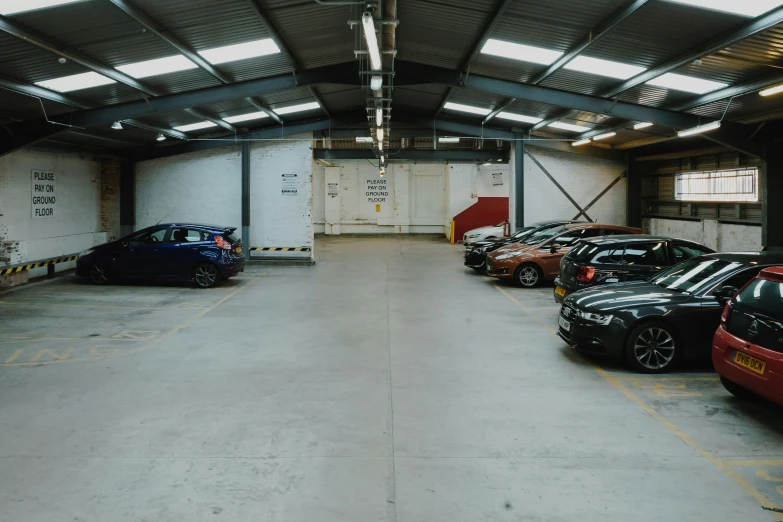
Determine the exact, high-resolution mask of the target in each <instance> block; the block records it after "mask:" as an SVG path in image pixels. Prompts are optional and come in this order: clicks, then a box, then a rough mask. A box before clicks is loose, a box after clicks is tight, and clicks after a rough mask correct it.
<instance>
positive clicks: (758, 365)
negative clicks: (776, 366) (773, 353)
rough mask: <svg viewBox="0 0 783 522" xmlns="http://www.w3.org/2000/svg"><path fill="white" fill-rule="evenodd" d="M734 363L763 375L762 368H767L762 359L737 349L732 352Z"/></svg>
mask: <svg viewBox="0 0 783 522" xmlns="http://www.w3.org/2000/svg"><path fill="white" fill-rule="evenodd" d="M734 363H735V364H738V365H740V366H742V367H743V368H747V369H748V370H750V371H752V372H756V373H758V374H759V375H764V370H766V368H767V363H765V362H764V361H761V360H759V359H756V358H755V357H751V356H750V355H747V354H744V353H742V352H739V351H738V352H734Z"/></svg>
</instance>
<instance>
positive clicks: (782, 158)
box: [759, 132, 783, 252]
mask: <svg viewBox="0 0 783 522" xmlns="http://www.w3.org/2000/svg"><path fill="white" fill-rule="evenodd" d="M777 134H778V132H769V137H768V138H767V142H766V157H767V161H766V162H765V163H763V164H762V166H761V168H760V169H759V177H760V180H759V182H760V183H759V185H760V186H759V197H760V199H761V244H762V246H763V248H764V249H765V250H773V251H777V252H781V251H783V205H781V203H780V201H781V197H783V150H781V147H782V146H783V138H781V137H778V136H776V135H777Z"/></svg>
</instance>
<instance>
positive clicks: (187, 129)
mask: <svg viewBox="0 0 783 522" xmlns="http://www.w3.org/2000/svg"><path fill="white" fill-rule="evenodd" d="M210 127H217V123H212V122H211V121H202V122H199V123H191V124H190V125H181V126H179V127H174V130H178V131H180V132H190V131H194V130H201V129H208V128H210Z"/></svg>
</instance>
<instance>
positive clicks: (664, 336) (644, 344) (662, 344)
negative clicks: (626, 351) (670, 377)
mask: <svg viewBox="0 0 783 522" xmlns="http://www.w3.org/2000/svg"><path fill="white" fill-rule="evenodd" d="M674 354H675V345H674V339H673V338H672V336H671V334H669V332H667V331H666V330H664V329H663V328H658V327H655V326H653V327H650V328H647V329H645V330H642V331H641V332H640V333H639V335H638V336H637V337H636V341H635V342H634V345H633V355H634V357H635V358H636V361H637V362H638V363H639V364H640V365H642V366H643V367H645V368H647V369H649V370H660V369H662V368H665V367H667V366H668V365H669V364H671V362H672V360H673V359H674Z"/></svg>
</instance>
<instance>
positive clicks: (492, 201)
mask: <svg viewBox="0 0 783 522" xmlns="http://www.w3.org/2000/svg"><path fill="white" fill-rule="evenodd" d="M453 219H454V238H455V240H456V241H461V240H462V237H463V236H464V235H465V232H467V231H468V230H473V229H474V228H478V227H488V226H492V225H497V224H498V223H500V222H501V221H506V220H507V219H508V198H487V197H485V198H482V197H480V198H478V201H477V202H476V203H475V204H473V205H472V206H470V207H468V208H466V209H465V210H463V211H462V212H460V213H459V214H457V215H456V216H454V218H453Z"/></svg>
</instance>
